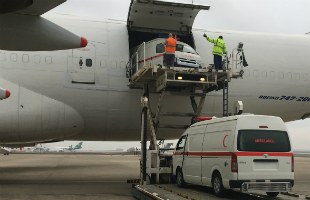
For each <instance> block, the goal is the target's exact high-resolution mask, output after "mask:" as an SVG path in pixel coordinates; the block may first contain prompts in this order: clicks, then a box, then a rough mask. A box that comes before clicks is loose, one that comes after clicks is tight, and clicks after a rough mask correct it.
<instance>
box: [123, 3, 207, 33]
mask: <svg viewBox="0 0 310 200" xmlns="http://www.w3.org/2000/svg"><path fill="white" fill-rule="evenodd" d="M209 9H210V6H209V5H205V4H201V3H199V2H198V1H197V0H183V1H182V2H180V1H178V0H132V1H131V4H130V8H129V13H128V19H127V26H128V28H129V30H131V31H141V32H154V33H166V32H167V31H173V32H174V33H176V34H178V35H187V34H190V33H191V30H192V26H193V23H194V20H195V18H196V16H197V14H198V12H199V11H200V10H209ZM163 22H165V23H163Z"/></svg>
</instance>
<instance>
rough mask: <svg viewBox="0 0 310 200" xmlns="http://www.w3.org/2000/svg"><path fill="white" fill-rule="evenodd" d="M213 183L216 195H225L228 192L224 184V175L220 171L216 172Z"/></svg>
mask: <svg viewBox="0 0 310 200" xmlns="http://www.w3.org/2000/svg"><path fill="white" fill-rule="evenodd" d="M212 185H213V191H214V194H215V196H217V197H223V196H224V195H225V194H226V189H225V188H224V186H223V183H222V177H221V174H220V173H216V174H214V176H213V180H212Z"/></svg>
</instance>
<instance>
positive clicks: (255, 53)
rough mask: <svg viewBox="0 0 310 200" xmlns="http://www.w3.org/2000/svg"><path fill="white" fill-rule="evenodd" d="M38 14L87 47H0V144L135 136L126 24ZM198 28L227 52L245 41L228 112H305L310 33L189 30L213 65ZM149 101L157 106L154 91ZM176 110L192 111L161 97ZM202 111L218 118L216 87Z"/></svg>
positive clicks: (309, 106)
mask: <svg viewBox="0 0 310 200" xmlns="http://www.w3.org/2000/svg"><path fill="white" fill-rule="evenodd" d="M43 17H45V18H47V19H48V20H50V21H52V22H54V23H56V24H57V25H60V26H62V27H64V28H65V29H67V30H69V31H71V32H73V33H75V34H77V35H83V36H84V37H86V38H87V39H88V42H89V44H88V46H87V47H86V48H84V49H75V50H62V51H51V52H13V51H0V77H1V78H0V87H2V88H6V89H7V90H9V91H10V92H11V97H10V98H9V99H7V100H4V101H2V102H1V104H0V105H1V111H0V144H5V143H7V144H14V143H30V142H44V141H52V140H54V141H58V140H63V139H64V138H66V139H67V140H91V141H95V140H99V141H135V140H139V139H140V112H141V108H140V96H141V95H142V90H139V89H137V90H133V89H130V88H129V87H128V86H127V84H128V78H126V64H127V62H128V60H129V57H130V53H129V43H128V31H127V26H126V22H123V21H114V20H94V19H87V18H85V17H83V18H82V17H73V16H68V15H44V16H43ZM203 33H206V34H207V35H208V36H209V37H211V38H217V37H218V36H219V35H222V36H223V37H224V42H225V43H226V48H227V51H228V52H231V51H232V50H233V49H234V48H236V47H237V44H238V43H239V42H243V43H244V49H245V56H246V60H247V62H248V63H249V66H248V67H246V68H245V74H244V78H243V79H233V80H232V82H231V83H230V84H229V111H230V112H232V113H233V102H234V101H236V100H241V101H243V103H244V112H246V113H254V114H264V115H275V116H279V117H281V118H282V119H283V120H284V121H292V120H298V119H300V118H301V117H302V116H303V115H304V114H306V113H310V98H306V97H310V89H309V86H310V69H309V53H310V52H309V46H310V38H309V35H282V34H263V33H248V32H236V31H220V30H212V31H211V30H209V29H208V31H207V30H204V29H193V35H194V40H195V44H196V51H197V52H198V53H199V54H200V56H201V58H202V63H205V65H208V64H211V63H213V55H212V48H213V44H211V43H209V42H208V41H207V40H206V39H205V38H203V37H202V35H203ZM82 57H83V59H84V58H85V59H89V60H88V61H87V62H85V59H84V60H83V63H82V66H80V58H82ZM87 65H88V66H87ZM89 66H90V67H89ZM80 82H87V83H89V84H81V83H80ZM150 98H151V101H152V102H154V103H153V105H154V106H156V102H157V100H158V95H157V94H151V97H150ZM302 100H304V101H302ZM176 109H179V110H180V109H183V111H184V112H191V111H192V108H191V104H190V100H189V98H188V97H172V96H168V97H166V99H165V103H164V105H163V111H166V112H167V111H169V110H176ZM153 110H155V107H153ZM202 115H203V116H218V117H220V116H221V115H222V91H217V92H211V93H209V94H207V98H206V101H205V105H204V108H203V111H202ZM161 122H164V123H166V124H168V123H170V124H171V123H172V124H189V123H190V120H189V119H178V120H170V119H166V118H165V117H163V118H162V119H161ZM182 132H183V131H182V130H178V131H171V130H168V129H167V130H163V131H160V132H159V133H158V138H165V139H176V138H179V136H180V135H181V133H182Z"/></svg>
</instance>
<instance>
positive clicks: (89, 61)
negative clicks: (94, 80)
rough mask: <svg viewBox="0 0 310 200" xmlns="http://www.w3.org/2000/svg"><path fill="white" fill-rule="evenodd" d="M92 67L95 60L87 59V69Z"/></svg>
mask: <svg viewBox="0 0 310 200" xmlns="http://www.w3.org/2000/svg"><path fill="white" fill-rule="evenodd" d="M91 66H93V60H92V59H89V58H87V59H86V67H91Z"/></svg>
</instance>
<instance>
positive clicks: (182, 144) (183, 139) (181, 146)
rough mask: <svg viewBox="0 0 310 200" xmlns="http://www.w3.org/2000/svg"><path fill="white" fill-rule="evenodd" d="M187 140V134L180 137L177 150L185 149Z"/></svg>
mask: <svg viewBox="0 0 310 200" xmlns="http://www.w3.org/2000/svg"><path fill="white" fill-rule="evenodd" d="M185 141H186V135H184V136H183V137H181V138H180V139H179V141H178V144H177V147H176V150H180V149H183V148H184V146H185Z"/></svg>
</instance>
